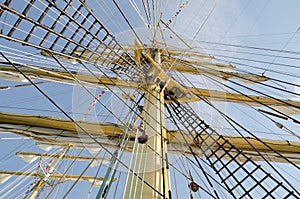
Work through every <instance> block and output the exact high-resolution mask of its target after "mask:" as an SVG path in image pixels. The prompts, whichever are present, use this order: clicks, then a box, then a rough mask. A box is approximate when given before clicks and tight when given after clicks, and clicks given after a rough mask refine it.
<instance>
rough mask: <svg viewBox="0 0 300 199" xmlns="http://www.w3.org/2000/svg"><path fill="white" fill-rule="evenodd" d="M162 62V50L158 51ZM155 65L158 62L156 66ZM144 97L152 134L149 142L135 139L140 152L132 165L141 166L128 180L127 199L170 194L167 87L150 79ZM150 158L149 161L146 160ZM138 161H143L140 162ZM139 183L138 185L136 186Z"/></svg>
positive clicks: (157, 58)
mask: <svg viewBox="0 0 300 199" xmlns="http://www.w3.org/2000/svg"><path fill="white" fill-rule="evenodd" d="M154 59H155V61H156V63H158V64H159V63H160V52H159V50H158V51H157V52H156V54H155V55H154ZM152 67H154V66H152ZM146 87H147V92H146V93H145V97H144V108H143V124H144V130H145V132H146V135H147V136H148V137H149V139H148V141H147V143H146V144H142V143H139V142H135V143H134V146H133V148H137V149H138V150H136V151H139V154H134V155H133V156H132V161H131V165H130V168H131V169H133V170H134V168H137V174H138V176H135V175H134V174H133V173H132V172H129V175H128V177H127V180H126V188H125V192H124V197H123V198H124V199H129V198H130V199H131V198H153V199H158V198H170V196H169V179H168V171H167V162H166V157H165V156H166V154H167V144H166V141H167V135H166V129H165V122H164V119H165V118H164V91H163V89H161V88H160V86H159V85H157V84H155V83H153V82H152V79H151V80H149V84H147V85H146ZM144 160H146V162H145V161H144ZM136 164H139V165H138V166H136ZM133 184H135V186H132V185H133Z"/></svg>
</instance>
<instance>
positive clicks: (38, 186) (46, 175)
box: [28, 144, 72, 199]
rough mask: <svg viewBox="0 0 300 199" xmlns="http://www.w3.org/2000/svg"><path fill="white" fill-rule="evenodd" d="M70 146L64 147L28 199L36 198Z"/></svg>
mask: <svg viewBox="0 0 300 199" xmlns="http://www.w3.org/2000/svg"><path fill="white" fill-rule="evenodd" d="M71 146H72V145H71V144H69V145H68V146H67V147H65V149H64V150H63V152H62V153H61V154H60V155H59V157H58V158H57V159H56V161H55V162H54V163H53V164H52V165H50V168H49V171H48V172H47V173H46V174H45V177H44V178H43V179H41V180H40V181H39V182H38V184H37V185H36V187H35V188H34V189H33V191H32V193H31V194H30V195H29V197H28V198H29V199H35V198H36V196H37V195H38V193H39V192H40V191H41V189H42V188H43V187H44V185H45V184H46V183H47V180H48V179H49V178H50V177H51V175H52V174H53V172H54V170H55V167H56V166H57V165H58V163H59V162H60V160H61V159H62V158H63V157H64V155H65V154H66V153H67V151H68V150H69V149H70V147H71Z"/></svg>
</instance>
